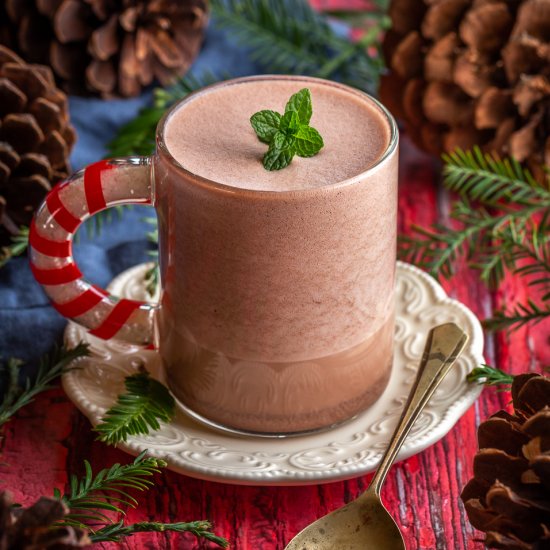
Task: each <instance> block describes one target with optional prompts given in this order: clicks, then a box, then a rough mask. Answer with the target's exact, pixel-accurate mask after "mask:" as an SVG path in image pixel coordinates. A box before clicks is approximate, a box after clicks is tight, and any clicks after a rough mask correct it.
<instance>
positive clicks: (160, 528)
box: [89, 521, 229, 548]
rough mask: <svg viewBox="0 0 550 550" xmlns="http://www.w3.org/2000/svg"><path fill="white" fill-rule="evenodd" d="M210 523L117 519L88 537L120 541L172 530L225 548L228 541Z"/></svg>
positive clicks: (97, 540)
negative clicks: (214, 530) (136, 535)
mask: <svg viewBox="0 0 550 550" xmlns="http://www.w3.org/2000/svg"><path fill="white" fill-rule="evenodd" d="M211 528H212V524H211V523H210V522H209V521H191V522H183V521H181V522H177V523H159V522H156V521H142V522H139V523H132V524H130V525H124V522H122V521H119V522H117V523H112V524H110V525H105V526H104V527H102V528H101V529H98V530H97V531H95V532H94V533H91V534H90V535H89V536H90V539H91V541H92V542H94V543H97V542H120V541H121V539H122V538H123V537H128V536H130V535H135V534H136V533H163V532H167V531H172V532H176V533H185V532H187V533H192V534H193V535H195V536H196V537H197V538H204V539H205V540H208V541H210V542H214V543H215V544H217V545H218V546H221V547H222V548H227V547H228V546H229V543H228V541H227V540H226V539H224V538H222V537H218V536H217V535H215V534H214V533H212V532H211V531H210V529H211Z"/></svg>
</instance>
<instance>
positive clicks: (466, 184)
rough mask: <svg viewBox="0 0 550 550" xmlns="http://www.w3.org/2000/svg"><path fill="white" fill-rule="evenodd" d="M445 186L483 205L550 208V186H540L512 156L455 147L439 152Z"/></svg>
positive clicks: (478, 149)
mask: <svg viewBox="0 0 550 550" xmlns="http://www.w3.org/2000/svg"><path fill="white" fill-rule="evenodd" d="M443 160H444V161H445V167H444V169H443V177H444V180H445V186H446V187H447V188H448V189H450V190H451V191H455V192H456V193H458V194H459V195H460V196H461V197H464V198H466V199H467V200H469V201H477V202H478V203H480V204H483V205H485V206H493V207H499V208H505V209H507V208H509V207H512V208H517V207H518V206H535V207H536V208H541V207H546V208H550V189H546V188H545V187H543V186H542V185H540V184H539V183H538V182H537V181H536V180H535V179H534V178H533V176H532V175H531V173H530V172H529V170H527V169H525V168H523V167H522V166H521V164H520V163H519V162H517V161H516V160H515V159H510V158H506V159H501V158H500V157H498V156H497V155H490V154H488V153H483V152H482V151H481V149H480V148H479V147H474V148H473V150H472V151H463V150H461V149H456V150H455V151H454V152H452V153H449V154H444V155H443Z"/></svg>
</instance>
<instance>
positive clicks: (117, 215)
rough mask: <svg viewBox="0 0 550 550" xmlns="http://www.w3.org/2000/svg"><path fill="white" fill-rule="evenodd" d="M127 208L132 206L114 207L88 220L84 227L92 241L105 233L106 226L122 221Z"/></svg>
mask: <svg viewBox="0 0 550 550" xmlns="http://www.w3.org/2000/svg"><path fill="white" fill-rule="evenodd" d="M125 208H132V206H131V205H124V206H122V205H121V206H113V207H111V208H107V209H106V210H102V211H101V212H98V213H97V214H94V215H93V216H92V217H91V218H88V219H87V220H86V221H85V222H84V227H85V230H86V234H87V236H88V238H90V239H92V238H94V237H98V236H99V235H100V234H101V232H102V231H103V228H104V226H105V225H107V224H110V223H112V222H114V221H115V220H120V219H121V218H122V213H123V211H124V209H125Z"/></svg>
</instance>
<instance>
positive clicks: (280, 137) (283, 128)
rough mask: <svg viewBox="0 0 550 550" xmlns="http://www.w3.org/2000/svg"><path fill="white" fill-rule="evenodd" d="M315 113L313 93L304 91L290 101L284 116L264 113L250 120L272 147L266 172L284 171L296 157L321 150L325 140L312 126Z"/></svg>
mask: <svg viewBox="0 0 550 550" xmlns="http://www.w3.org/2000/svg"><path fill="white" fill-rule="evenodd" d="M312 112H313V109H312V105H311V92H310V91H309V90H308V89H307V88H303V89H302V90H300V91H299V92H297V93H295V94H294V95H293V96H292V97H291V98H290V99H289V100H288V102H287V104H286V107H285V112H284V114H283V115H280V114H279V113H277V112H275V111H270V110H264V111H258V112H257V113H255V114H253V115H252V116H251V117H250V124H252V128H254V131H255V132H256V135H257V136H258V139H259V140H260V141H262V142H263V143H267V144H268V145H269V149H268V150H267V153H266V154H265V155H264V159H263V163H264V168H265V169H266V170H270V171H271V170H281V169H282V168H285V167H287V166H288V165H289V164H290V162H291V161H292V159H293V157H294V155H298V156H299V157H313V156H314V155H316V154H317V153H318V152H319V151H320V150H321V148H322V147H323V145H324V143H323V138H322V137H321V134H320V133H319V132H318V131H317V130H316V129H315V128H313V127H311V126H310V125H309V121H310V120H311V115H312Z"/></svg>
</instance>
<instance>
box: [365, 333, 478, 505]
mask: <svg viewBox="0 0 550 550" xmlns="http://www.w3.org/2000/svg"><path fill="white" fill-rule="evenodd" d="M467 340H468V335H467V334H466V333H465V332H464V331H463V330H462V329H461V328H460V327H458V326H457V325H455V324H454V323H446V324H444V325H439V326H437V327H434V328H433V329H432V330H431V331H430V333H429V334H428V340H427V342H426V347H425V348H424V353H423V355H422V360H421V362H420V366H419V367H418V374H417V375H416V380H415V382H414V385H413V388H412V390H411V393H410V395H409V398H408V400H407V403H406V404H405V408H404V409H403V413H402V414H401V418H400V419H399V423H398V424H397V427H396V428H395V431H394V432H393V435H392V437H391V439H390V443H389V445H388V447H387V449H386V452H385V453H384V456H383V457H382V460H381V461H380V464H379V466H378V469H377V470H376V473H375V474H374V477H373V478H372V481H371V483H370V485H369V488H368V490H367V492H372V491H374V492H375V493H376V495H378V496H379V495H380V489H381V488H382V485H383V483H384V480H385V479H386V475H387V473H388V471H389V469H390V468H391V466H392V464H393V462H394V460H395V458H396V456H397V453H398V452H399V449H401V446H402V445H403V443H404V441H405V438H406V437H407V435H408V433H409V431H410V430H411V428H412V427H413V424H414V423H415V421H416V419H417V418H418V416H419V415H420V413H421V412H422V410H423V409H424V407H425V406H426V404H427V403H428V401H429V399H430V397H431V396H432V394H433V393H434V391H435V390H436V388H437V386H439V384H440V382H441V381H442V380H443V378H445V375H446V374H447V373H448V372H449V370H450V368H451V367H452V366H453V364H454V362H455V361H456V359H457V358H458V356H459V355H460V353H461V352H462V350H463V348H464V346H465V344H466V342H467Z"/></svg>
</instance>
